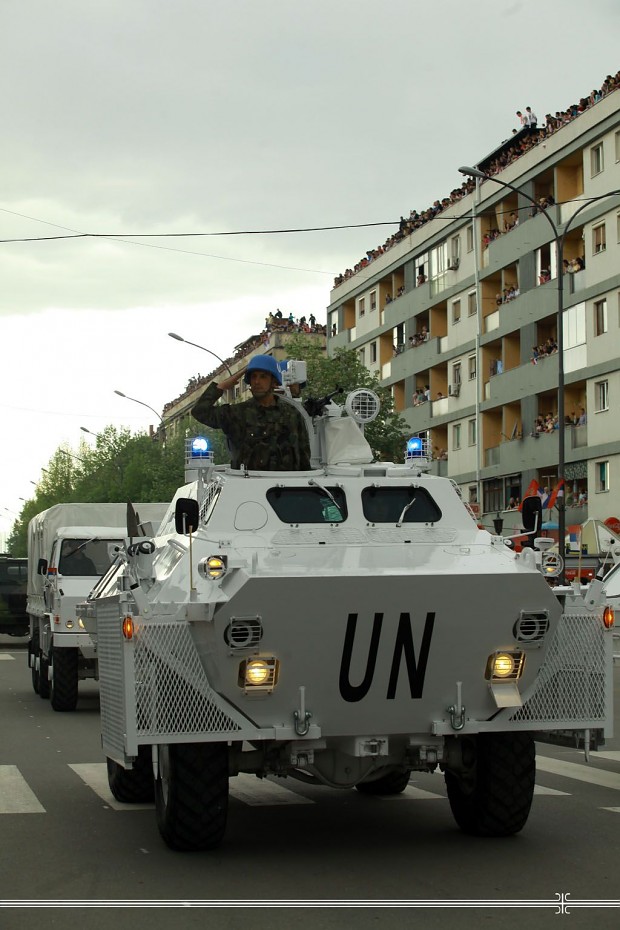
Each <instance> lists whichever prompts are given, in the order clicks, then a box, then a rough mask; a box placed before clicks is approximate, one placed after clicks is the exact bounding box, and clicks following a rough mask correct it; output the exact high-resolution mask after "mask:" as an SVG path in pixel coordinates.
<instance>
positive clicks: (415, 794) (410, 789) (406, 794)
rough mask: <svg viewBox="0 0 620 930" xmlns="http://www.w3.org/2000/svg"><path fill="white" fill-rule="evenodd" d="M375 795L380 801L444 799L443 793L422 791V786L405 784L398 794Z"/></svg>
mask: <svg viewBox="0 0 620 930" xmlns="http://www.w3.org/2000/svg"><path fill="white" fill-rule="evenodd" d="M377 797H379V798H381V800H382V801H436V800H437V799H439V800H440V801H444V800H445V795H443V794H435V793H434V792H433V791H424V790H423V789H422V788H416V787H415V785H407V787H406V788H405V790H404V791H401V793H400V794H379V795H377Z"/></svg>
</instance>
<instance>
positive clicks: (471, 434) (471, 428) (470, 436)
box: [467, 420, 476, 446]
mask: <svg viewBox="0 0 620 930" xmlns="http://www.w3.org/2000/svg"><path fill="white" fill-rule="evenodd" d="M467 441H468V443H469V445H470V446H475V445H476V421H475V420H470V421H469V422H468V424H467Z"/></svg>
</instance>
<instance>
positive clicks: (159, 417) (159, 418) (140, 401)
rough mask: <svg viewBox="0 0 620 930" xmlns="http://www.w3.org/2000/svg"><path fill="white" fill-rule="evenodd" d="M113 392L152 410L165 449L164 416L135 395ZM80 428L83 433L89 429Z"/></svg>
mask: <svg viewBox="0 0 620 930" xmlns="http://www.w3.org/2000/svg"><path fill="white" fill-rule="evenodd" d="M114 393H115V394H118V396H119V397H124V398H125V400H131V401H133V403H134V404H140V406H141V407H146V408H147V410H152V412H153V413H154V414H155V416H156V417H157V419H158V420H159V427H160V429H161V435H162V449H165V448H166V425H165V423H164V418H163V417H162V415H161V413H158V412H157V410H155V408H154V407H151V406H150V404H145V403H144V401H143V400H138V399H137V398H136V397H129V396H128V395H127V394H123V392H122V391H117V390H115V391H114ZM80 429H83V430H84V432H85V433H88V432H89V430H87V429H85V428H84V427H83V426H82V427H80Z"/></svg>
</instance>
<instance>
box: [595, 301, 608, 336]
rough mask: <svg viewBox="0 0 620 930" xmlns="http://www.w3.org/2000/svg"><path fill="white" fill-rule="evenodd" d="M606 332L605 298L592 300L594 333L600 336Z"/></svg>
mask: <svg viewBox="0 0 620 930" xmlns="http://www.w3.org/2000/svg"><path fill="white" fill-rule="evenodd" d="M606 332H607V300H606V299H605V298H603V300H596V301H595V302H594V335H595V336H602V335H603V333H606Z"/></svg>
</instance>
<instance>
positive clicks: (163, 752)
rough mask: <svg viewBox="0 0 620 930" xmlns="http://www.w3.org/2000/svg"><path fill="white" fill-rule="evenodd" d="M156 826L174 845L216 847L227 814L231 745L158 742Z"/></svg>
mask: <svg viewBox="0 0 620 930" xmlns="http://www.w3.org/2000/svg"><path fill="white" fill-rule="evenodd" d="M157 757H158V775H157V780H156V782H155V807H156V810H157V826H158V827H159V832H160V833H161V835H162V837H163V838H164V840H165V841H166V843H167V844H168V846H170V847H171V849H180V850H185V851H195V850H200V849H213V848H214V847H215V846H218V845H219V844H220V843H221V841H222V839H223V837H224V831H225V829H226V816H227V814H228V746H227V745H226V744H225V743H176V744H171V745H169V746H159V747H158V754H157Z"/></svg>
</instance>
